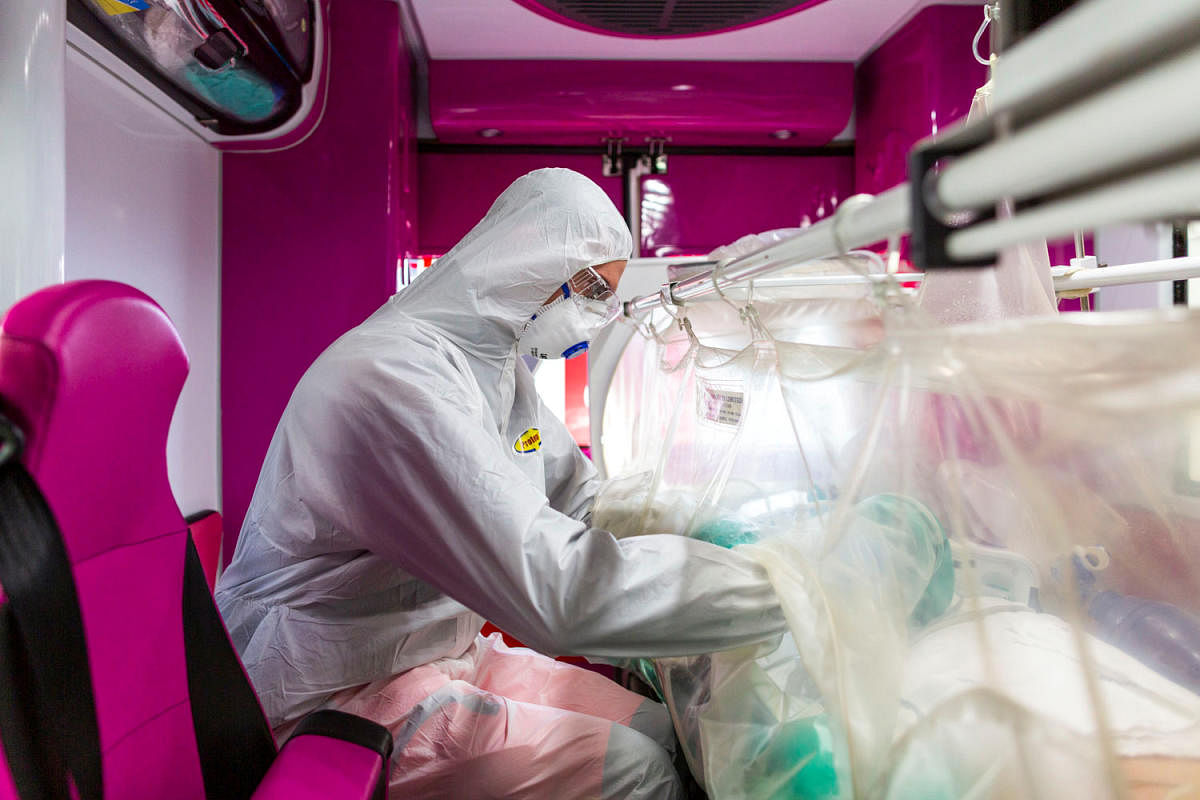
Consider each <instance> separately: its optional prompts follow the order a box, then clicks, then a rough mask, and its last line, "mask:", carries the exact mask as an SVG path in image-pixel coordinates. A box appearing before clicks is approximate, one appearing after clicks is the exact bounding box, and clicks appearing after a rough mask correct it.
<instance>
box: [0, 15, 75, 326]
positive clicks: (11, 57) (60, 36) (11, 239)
mask: <svg viewBox="0 0 1200 800" xmlns="http://www.w3.org/2000/svg"><path fill="white" fill-rule="evenodd" d="M65 24H66V4H65V0H18V2H7V3H3V4H0V176H3V181H2V182H3V191H0V314H3V313H4V311H6V310H7V309H8V307H9V306H11V305H12V304H13V303H14V302H16V301H17V300H19V299H20V298H22V297H24V296H25V295H27V294H29V293H30V292H32V291H34V290H35V289H40V288H42V287H43V286H47V285H49V284H52V283H61V282H62V279H63V242H64V234H63V225H64V223H63V218H64V216H65V214H66V178H65V168H64V166H63V162H64V160H65V158H66V147H65V145H64V137H65V130H66V127H65V122H64V108H63V105H64V96H65V91H64V88H63V86H64V82H63V81H64V79H63V73H64V64H65V45H64V42H65V35H64V27H65Z"/></svg>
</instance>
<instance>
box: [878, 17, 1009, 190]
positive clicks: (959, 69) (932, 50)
mask: <svg viewBox="0 0 1200 800" xmlns="http://www.w3.org/2000/svg"><path fill="white" fill-rule="evenodd" d="M980 21H981V16H980V13H979V6H978V5H971V6H930V7H928V8H926V9H924V10H923V11H921V12H920V13H919V14H917V15H916V16H915V17H913V18H912V20H910V21H909V22H908V24H906V25H905V26H904V27H903V28H901V29H900V30H899V31H897V32H896V33H895V34H894V35H893V36H891V37H890V38H889V39H888V40H887V41H886V42H884V43H883V44H882V45H880V46H879V48H878V49H876V50H875V52H874V53H872V54H871V55H870V56H869V57H868V58H867V59H866V60H864V61H863V62H862V63H861V64H860V65H859V67H858V70H857V73H856V75H855V90H854V91H855V110H856V112H857V113H856V117H855V131H856V134H855V135H856V139H857V142H856V147H855V191H858V192H869V193H871V194H877V193H879V192H881V191H883V190H884V189H888V188H890V187H892V186H895V185H896V184H898V183H901V182H902V181H904V180H906V179H907V178H908V170H907V167H906V164H905V155H906V154H907V153H908V150H909V149H910V148H911V147H912V146H913V144H914V143H916V142H917V141H918V140H920V139H923V138H924V137H926V136H929V135H931V134H934V133H937V132H938V130H940V129H942V128H945V127H946V126H947V125H949V124H950V123H951V122H953V121H954V120H956V119H958V118H960V117H963V116H966V113H967V111H969V110H970V108H971V99H972V98H973V97H974V96H975V90H976V89H977V88H978V87H979V86H981V85H982V84H983V82H984V81H985V80H987V69H986V68H985V67H984V66H983V65H982V64H979V63H978V62H976V61H975V59H974V57H973V56H972V55H971V40H972V38H973V37H974V35H975V31H976V30H977V29H978V28H979V23H980Z"/></svg>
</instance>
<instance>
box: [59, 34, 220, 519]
mask: <svg viewBox="0 0 1200 800" xmlns="http://www.w3.org/2000/svg"><path fill="white" fill-rule="evenodd" d="M66 87H67V91H66V187H67V202H66V270H65V271H66V279H67V280H76V279H80V278H106V279H109V280H116V281H122V282H124V283H128V284H130V285H132V286H135V287H137V288H138V289H141V290H142V291H144V292H146V293H147V294H148V295H150V296H151V297H152V298H154V300H155V301H157V302H158V304H159V305H161V306H162V307H163V309H164V310H165V311H166V312H167V314H168V315H169V316H170V318H171V320H172V322H174V323H175V327H176V328H177V329H178V330H179V333H180V336H181V338H182V339H183V345H184V347H185V348H186V349H187V353H188V356H189V358H190V361H191V370H190V372H189V374H188V378H187V382H186V384H185V385H184V387H183V394H182V396H181V397H180V400H179V405H178V407H177V408H176V410H175V417H174V420H173V421H172V424H171V433H170V437H169V439H168V442H167V464H168V469H169V471H170V477H171V486H172V488H173V489H174V491H175V497H176V499H177V500H178V501H179V506H180V510H182V511H183V513H184V514H189V513H191V512H193V511H198V510H201V509H203V508H216V509H220V507H221V505H220V485H221V482H220V473H219V469H220V466H219V465H220V459H219V441H220V438H219V435H218V433H219V428H218V425H219V421H220V415H219V409H220V405H219V397H220V395H219V391H218V390H219V378H220V373H219V361H218V355H219V352H220V351H219V344H220V339H219V334H218V331H219V319H220V306H219V290H220V177H221V162H220V154H219V153H218V152H217V151H216V150H214V149H213V148H212V147H210V146H209V145H208V144H206V143H205V142H204V141H202V140H201V139H200V138H198V137H197V136H196V135H195V134H194V133H192V132H191V131H189V130H188V129H186V128H185V127H184V126H182V125H181V124H180V123H179V122H178V121H177V120H175V119H173V118H172V117H170V116H169V115H167V114H166V113H164V112H163V111H162V110H161V109H159V108H158V107H157V106H155V105H153V104H151V103H149V102H148V101H146V100H145V98H143V97H142V96H141V95H139V94H137V93H136V92H134V91H132V90H131V89H129V88H128V87H127V86H125V85H124V84H122V83H120V82H119V81H117V80H116V79H115V78H113V77H112V76H111V75H110V74H109V73H107V72H106V71H104V70H102V69H101V68H99V67H97V66H96V65H95V64H94V63H93V62H91V61H90V60H88V59H87V58H86V57H85V56H83V55H81V54H80V53H79V52H77V51H75V50H73V49H70V48H68V50H67V60H66Z"/></svg>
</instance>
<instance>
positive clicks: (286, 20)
mask: <svg viewBox="0 0 1200 800" xmlns="http://www.w3.org/2000/svg"><path fill="white" fill-rule="evenodd" d="M67 16H68V19H69V20H70V22H71V23H72V24H73V25H74V26H75V27H77V28H79V29H80V30H82V31H84V32H85V33H87V34H88V36H90V37H91V38H92V39H94V40H96V41H97V42H98V43H99V44H101V45H102V46H103V47H104V48H106V49H107V50H109V51H110V52H112V53H113V54H114V55H116V56H117V57H118V58H120V59H121V60H122V61H123V62H125V64H127V65H128V66H129V67H131V68H132V69H133V70H135V71H136V72H138V73H139V74H140V75H141V76H142V77H144V78H146V79H147V80H149V81H150V82H151V83H153V84H154V85H155V86H156V87H157V88H158V89H160V90H161V91H163V92H164V93H165V94H166V95H167V96H169V97H170V98H171V99H172V100H174V101H175V102H176V103H178V104H179V105H180V106H182V107H183V108H184V109H186V110H187V111H188V112H189V113H190V114H192V116H194V117H195V118H196V120H197V121H198V122H199V123H200V124H202V125H204V126H205V127H207V128H209V129H210V130H212V131H214V132H216V133H218V134H221V135H242V134H254V133H263V132H266V131H270V130H272V129H274V128H276V127H278V126H280V125H281V124H283V123H284V122H285V121H287V120H288V119H290V118H291V117H292V116H293V115H294V114H295V113H296V112H297V111H298V110H299V109H300V107H301V105H302V102H303V97H302V95H303V89H304V85H305V84H306V83H307V82H308V81H309V80H310V79H311V77H312V74H313V63H314V49H315V47H314V41H315V27H316V9H315V3H314V0H68V3H67Z"/></svg>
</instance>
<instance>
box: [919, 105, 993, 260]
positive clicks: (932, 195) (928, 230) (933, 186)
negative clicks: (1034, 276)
mask: <svg viewBox="0 0 1200 800" xmlns="http://www.w3.org/2000/svg"><path fill="white" fill-rule="evenodd" d="M994 135H995V123H994V121H993V120H991V119H984V120H980V121H979V122H974V123H971V124H969V125H968V124H963V125H961V126H956V127H955V128H952V129H950V130H949V131H947V132H946V133H945V134H943V135H941V136H936V137H931V138H929V139H925V140H924V141H921V142H918V143H917V144H916V146H915V147H913V149H912V150H911V151H910V152H909V154H908V185H909V191H910V192H911V198H910V199H911V208H912V238H911V248H912V261H913V264H914V265H916V266H917V267H919V268H920V269H922V270H930V269H945V268H953V267H985V266H991V265H992V264H995V263H996V258H997V256H996V255H995V254H990V255H986V256H982V257H980V258H971V259H957V258H953V257H951V255H950V253H949V252H948V250H947V248H946V240H947V239H948V238H949V236H950V234H952V233H954V232H956V231H959V230H962V229H963V228H966V227H968V226H970V225H973V224H975V223H977V222H986V221H988V220H991V219H994V218H995V216H996V214H995V209H989V210H987V211H979V212H950V211H948V210H946V209H945V208H943V207H942V205H941V204H940V203H939V202H938V200H937V181H938V175H939V172H940V169H941V167H942V166H943V164H944V163H945V162H946V161H948V160H950V159H953V158H955V157H957V156H961V155H963V154H965V153H969V152H971V151H972V150H975V149H976V148H978V147H979V146H980V145H982V144H986V143H987V142H989V141H991V140H992V139H993V138H994Z"/></svg>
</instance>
